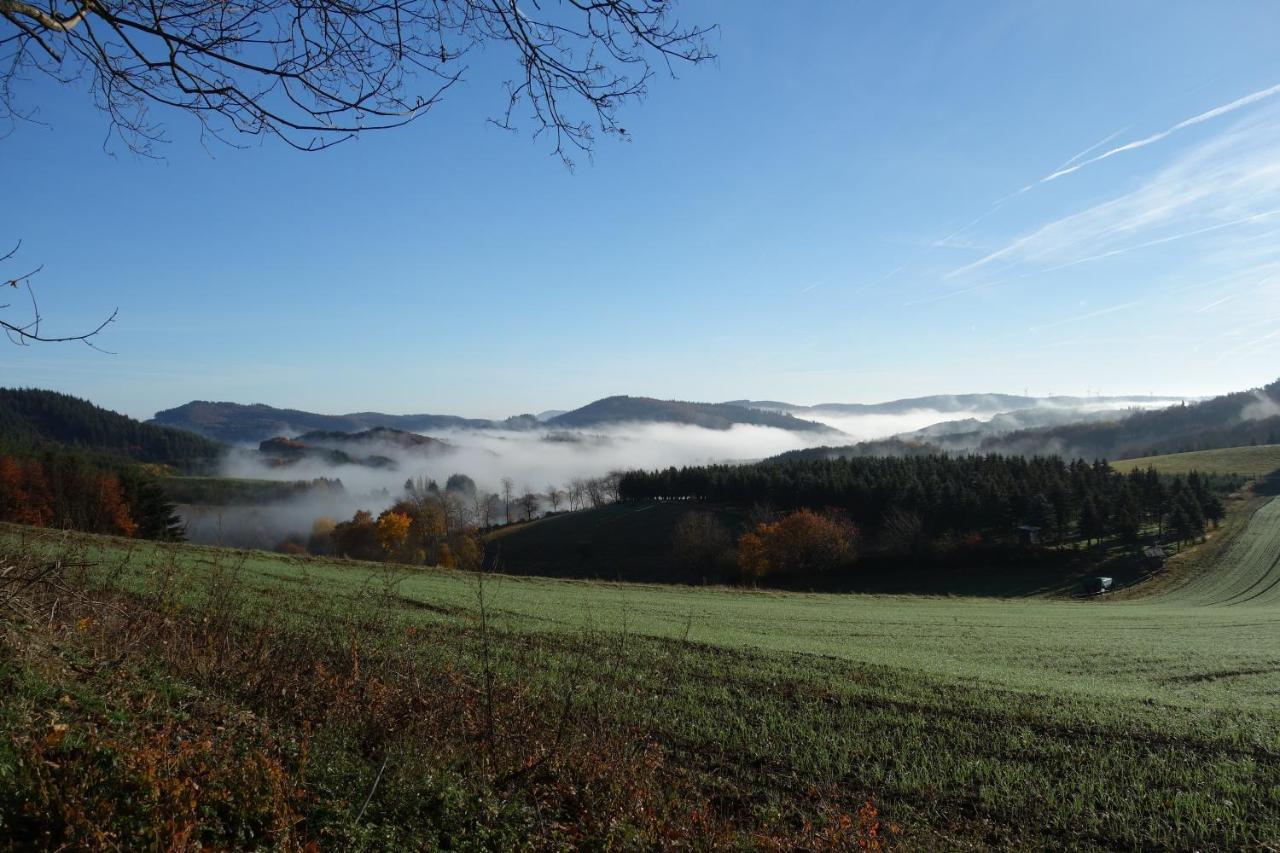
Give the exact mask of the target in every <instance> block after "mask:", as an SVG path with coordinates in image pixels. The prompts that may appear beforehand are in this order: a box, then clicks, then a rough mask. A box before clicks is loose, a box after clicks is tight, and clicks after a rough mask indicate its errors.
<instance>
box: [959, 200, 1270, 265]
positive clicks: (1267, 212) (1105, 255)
mask: <svg viewBox="0 0 1280 853" xmlns="http://www.w3.org/2000/svg"><path fill="white" fill-rule="evenodd" d="M1276 214H1280V207H1278V208H1276V209H1275V210H1264V211H1263V212H1261V213H1255V214H1252V215H1250V216H1244V217H1241V218H1240V219H1233V220H1231V221H1230V222H1219V223H1218V224H1217V225H1208V226H1206V227H1204V228H1197V229H1195V230H1194V231H1184V232H1182V233H1181V234H1170V235H1169V236H1167V237H1157V238H1156V239H1154V240H1147V241H1145V242H1142V243H1136V244H1134V245H1132V246H1125V247H1123V248H1120V249H1112V250H1111V251H1109V252H1103V253H1102V254H1100V255H1090V256H1089V257H1087V258H1077V259H1076V260H1074V261H1067V262H1066V263H1065V264H1058V265H1057V266H1052V267H1046V268H1045V269H1043V270H1041V272H1057V271H1058V270H1063V269H1066V268H1067V267H1074V266H1076V265H1078V264H1087V263H1089V262H1090V261H1100V260H1102V259H1103V258H1111V257H1115V256H1116V255H1124V254H1127V253H1129V252H1134V251H1137V250H1138V249H1147V248H1150V247H1151V246H1159V245H1161V244H1163V243H1172V242H1174V241H1175V240H1185V239H1187V238H1188V237H1198V236H1199V235H1201V234H1208V233H1210V232H1212V231H1221V230H1222V229H1223V228H1234V227H1235V226H1237V225H1247V224H1248V223H1250V222H1257V221H1259V220H1261V219H1269V218H1270V217H1272V216H1275V215H1276ZM970 266H972V265H970Z"/></svg>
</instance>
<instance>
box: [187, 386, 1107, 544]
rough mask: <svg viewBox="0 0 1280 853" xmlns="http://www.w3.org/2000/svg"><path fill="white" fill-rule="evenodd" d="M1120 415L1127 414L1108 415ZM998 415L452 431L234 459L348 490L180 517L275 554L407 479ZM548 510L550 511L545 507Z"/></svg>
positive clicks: (777, 442) (726, 459) (688, 460)
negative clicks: (320, 451) (345, 459)
mask: <svg viewBox="0 0 1280 853" xmlns="http://www.w3.org/2000/svg"><path fill="white" fill-rule="evenodd" d="M1130 407H1132V404H1130ZM1079 408H1080V414H1081V415H1082V416H1084V415H1086V414H1087V411H1086V410H1087V408H1088V407H1086V406H1081V407H1079ZM1118 408H1123V407H1122V406H1120V405H1116V404H1112V405H1111V406H1109V407H1108V409H1109V410H1114V409H1118ZM997 414H999V412H997V411H973V410H966V411H947V412H943V411H936V410H931V409H919V410H914V411H908V412H903V413H895V414H858V415H850V414H846V413H841V412H837V411H829V410H822V409H814V410H807V411H806V412H804V414H803V416H804V417H806V418H808V419H810V420H815V421H819V422H821V423H824V424H827V425H828V426H832V427H834V428H836V429H838V430H840V431H842V432H843V433H844V435H843V436H841V435H835V434H830V433H828V434H822V433H817V434H815V433H809V432H796V431H789V430H784V429H778V428H773V427H764V426H750V425H741V424H739V425H734V426H733V427H731V428H729V429H725V430H716V429H706V428H702V427H696V426H687V425H681V424H670V423H622V424H613V425H609V426H604V427H594V428H590V429H583V430H574V431H566V430H557V429H546V430H531V431H530V430H522V431H512V430H501V429H486V430H468V429H461V430H460V429H453V430H442V431H436V432H432V433H430V435H431V437H433V438H436V439H440V440H441V441H443V442H445V443H446V445H447V446H446V447H440V446H433V447H432V448H429V449H422V448H417V449H415V448H407V447H403V446H399V445H396V444H393V443H390V442H386V443H380V444H378V445H376V446H373V447H366V448H364V449H363V451H362V452H365V453H371V454H377V455H380V456H385V457H387V458H388V459H390V460H392V461H393V462H394V465H392V466H389V467H370V466H366V465H357V464H338V465H335V464H332V463H330V462H328V461H326V460H324V459H323V458H302V459H299V460H297V461H295V462H293V463H291V464H287V465H279V464H269V462H268V460H266V459H265V458H264V456H263V455H261V454H259V453H257V452H254V451H249V450H236V451H232V452H231V453H230V454H229V455H228V456H227V457H226V458H225V459H224V460H223V463H222V468H221V471H220V473H221V474H222V475H223V476H227V477H236V478H245V479H265V480H280V481H297V480H315V479H319V478H325V479H329V480H334V479H336V480H340V481H341V483H342V488H341V489H316V490H313V491H311V492H307V493H306V494H305V495H302V496H299V497H295V498H291V499H288V500H285V501H279V502H275V503H271V504H267V505H259V506H219V507H213V506H182V507H180V511H181V513H182V515H183V517H184V519H185V520H186V521H187V523H188V536H189V537H190V538H191V539H193V540H194V541H199V542H207V543H217V544H226V545H234V546H243V547H260V548H270V547H274V546H275V545H276V544H278V543H279V542H280V541H281V540H282V539H284V538H285V536H286V535H290V534H294V535H301V536H303V537H305V536H306V535H307V534H308V533H309V532H310V530H311V528H312V525H313V523H314V522H315V521H316V519H318V518H320V517H328V518H330V519H333V520H342V519H345V518H350V516H351V515H352V514H353V513H354V512H355V511H356V510H358V509H365V510H369V511H370V512H373V513H374V514H377V513H378V512H380V511H381V510H383V509H385V508H386V507H388V506H390V505H391V504H392V503H393V502H394V501H395V500H396V499H397V498H398V497H400V495H401V493H402V490H403V488H404V484H405V481H406V480H407V479H409V478H414V479H417V478H424V479H428V480H434V481H435V482H437V483H438V484H439V485H440V486H441V487H443V486H444V484H445V481H446V480H447V478H448V477H449V476H450V475H451V474H465V475H467V476H468V477H470V478H471V479H472V480H474V481H475V483H476V486H477V488H478V489H479V490H481V491H486V492H492V493H500V492H501V490H502V482H503V480H504V479H506V478H509V479H510V480H511V481H512V483H513V484H514V488H515V490H516V493H517V495H519V494H523V493H524V492H525V491H532V492H534V493H537V494H539V495H545V494H546V493H547V492H548V491H549V489H550V488H551V487H555V488H558V489H565V488H566V486H567V484H568V483H569V482H570V481H572V480H575V479H579V478H584V479H585V478H591V477H599V476H603V475H605V474H607V473H608V472H610V471H616V470H627V469H634V468H645V469H652V468H665V467H668V466H676V467H679V466H682V465H698V464H708V463H741V462H750V461H755V460H759V459H763V458H767V457H770V456H774V455H776V454H779V453H783V452H785V451H789V450H797V449H802V448H805V447H813V446H818V445H841V444H854V443H857V442H860V441H870V440H875V439H881V438H887V437H889V436H893V435H899V434H903V433H910V432H913V431H916V430H920V429H922V428H924V427H928V426H931V425H935V424H941V423H946V422H951V421H958V420H963V419H976V420H983V421H985V420H989V419H991V418H992V417H994V416H996V415H997ZM544 508H548V507H546V506H545V503H544Z"/></svg>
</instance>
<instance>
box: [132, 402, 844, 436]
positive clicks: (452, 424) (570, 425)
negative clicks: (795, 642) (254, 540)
mask: <svg viewBox="0 0 1280 853" xmlns="http://www.w3.org/2000/svg"><path fill="white" fill-rule="evenodd" d="M624 422H627V423H630V422H639V423H675V424H685V425H689V426H700V427H705V428H707V429H716V430H725V429H728V428H729V427H731V426H734V425H735V424H749V425H754V426H768V427H775V428H777V429H785V430H792V431H796V432H829V433H831V434H833V435H838V434H839V433H838V431H837V430H834V429H832V428H831V427H828V426H824V425H823V424H819V423H814V422H812V421H806V420H801V419H800V418H796V417H792V416H790V415H787V414H784V413H779V412H773V411H764V410H759V409H750V408H744V407H743V406H736V405H730V404H725V403H686V402H680V401H676V400H655V399H653V398H650V397H625V396H619V397H606V398H604V399H603V400H597V401H595V402H594V403H589V404H587V405H586V406H583V407H581V408H579V409H574V410H573V411H570V412H561V411H551V412H543V413H542V414H541V415H538V416H535V415H515V416H513V417H510V418H507V419H505V420H500V421H495V420H486V419H483V418H464V417H458V416H456V415H429V414H421V415H389V414H384V413H382V412H356V413H352V414H345V415H325V414H318V413H316V412H304V411H300V410H298V409H277V408H274V407H272V406H267V405H264V404H262V403H255V404H253V405H244V404H241V403H211V402H207V401H203V400H195V401H192V402H190V403H187V404H185V405H182V406H178V407H177V408H173V409H165V410H164V411H161V412H156V416H155V418H153V419H152V420H151V421H150V422H149V423H154V424H158V425H163V426H170V427H177V428H179V429H184V430H188V431H190V432H194V433H197V434H199V435H204V436H208V437H209V438H213V439H216V440H218V441H223V442H226V443H228V444H241V445H245V444H257V443H259V442H261V441H265V440H266V439H270V438H276V437H278V436H290V437H293V436H297V435H298V434H300V433H307V432H330V433H357V432H361V431H365V430H370V429H375V428H379V427H383V428H389V429H395V430H402V431H405V432H432V431H438V430H449V429H471V430H482V429H508V430H533V429H543V428H559V429H580V428H587V427H598V426H606V425H609V424H616V423H624Z"/></svg>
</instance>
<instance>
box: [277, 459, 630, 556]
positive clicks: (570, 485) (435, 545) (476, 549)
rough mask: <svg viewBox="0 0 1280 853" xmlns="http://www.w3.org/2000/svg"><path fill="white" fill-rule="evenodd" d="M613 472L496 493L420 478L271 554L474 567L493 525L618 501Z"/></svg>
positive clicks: (469, 483) (456, 479) (460, 480)
mask: <svg viewBox="0 0 1280 853" xmlns="http://www.w3.org/2000/svg"><path fill="white" fill-rule="evenodd" d="M621 479H622V474H621V473H620V472H615V473H611V474H607V475H605V476H603V477H592V478H575V479H573V480H570V481H568V482H567V483H565V485H564V486H563V487H559V486H556V485H554V484H552V485H549V486H547V490H546V492H545V493H539V492H535V491H533V490H532V489H530V488H528V487H527V486H526V487H525V488H524V489H522V490H517V489H516V487H515V481H513V480H512V479H511V478H510V477H504V478H503V479H502V482H501V491H500V492H498V493H496V494H495V493H493V492H487V491H485V490H483V489H480V488H478V487H477V486H476V483H475V481H474V480H473V479H471V477H468V476H467V475H466V474H452V475H450V476H449V478H448V479H447V480H446V481H445V484H444V486H441V485H440V484H439V483H437V482H436V481H435V480H433V479H430V478H428V477H410V478H409V479H408V480H406V481H405V483H404V488H403V490H402V492H401V495H400V497H399V498H397V500H396V501H395V502H394V503H393V504H392V505H391V506H390V507H389V508H387V509H385V510H383V511H382V512H381V513H379V514H378V515H377V516H375V515H374V514H373V513H371V512H368V511H366V510H360V511H358V512H356V513H355V515H353V516H352V517H351V518H350V519H347V520H345V521H341V522H335V521H334V520H333V519H330V518H321V519H318V520H317V521H316V523H315V524H314V525H313V527H312V530H311V533H310V535H309V536H306V537H303V536H298V535H294V536H289V537H287V538H286V539H285V540H284V541H282V542H281V543H280V544H279V545H278V550H281V551H284V552H286V553H296V554H304V553H310V554H334V555H337V556H342V557H350V558H352V559H359V560H378V561H386V562H397V563H408V564H414V565H432V566H447V567H453V566H457V567H463V568H470V567H478V566H479V564H480V563H481V561H482V560H483V546H482V545H481V543H480V534H481V533H482V532H483V531H484V530H487V529H489V528H491V527H494V526H496V525H498V524H509V523H512V522H516V521H521V520H530V519H533V518H536V517H537V516H538V515H539V513H541V512H543V511H545V510H547V509H549V510H550V511H551V512H559V511H560V509H561V507H565V508H567V509H571V510H577V509H585V508H586V507H588V506H591V507H596V506H603V505H604V504H606V503H612V502H614V501H617V500H618V499H619V484H620V482H621Z"/></svg>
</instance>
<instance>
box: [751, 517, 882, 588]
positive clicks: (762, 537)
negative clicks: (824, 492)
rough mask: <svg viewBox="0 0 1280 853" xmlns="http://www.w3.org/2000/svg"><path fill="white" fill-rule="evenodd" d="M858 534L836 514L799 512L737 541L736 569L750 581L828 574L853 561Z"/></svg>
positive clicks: (760, 528)
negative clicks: (754, 579) (750, 578)
mask: <svg viewBox="0 0 1280 853" xmlns="http://www.w3.org/2000/svg"><path fill="white" fill-rule="evenodd" d="M857 538H858V531H857V528H856V527H854V525H853V524H851V523H850V522H849V521H848V520H847V519H845V518H843V517H842V516H841V515H840V514H839V513H836V512H825V513H816V512H814V511H812V510H808V509H801V510H796V511H795V512H792V513H789V514H787V515H784V516H783V517H782V518H780V519H778V520H777V521H772V522H761V523H760V524H757V525H756V526H755V528H754V529H752V530H749V531H748V532H746V533H744V534H742V536H741V537H739V539H738V567H739V568H740V569H741V570H742V573H743V574H744V575H746V576H748V577H753V578H767V577H777V576H783V575H806V574H816V573H821V572H830V571H833V570H835V569H838V568H840V567H842V566H845V565H848V564H849V563H850V562H852V561H853V559H854V557H855V556H856V553H857Z"/></svg>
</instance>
